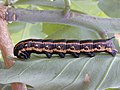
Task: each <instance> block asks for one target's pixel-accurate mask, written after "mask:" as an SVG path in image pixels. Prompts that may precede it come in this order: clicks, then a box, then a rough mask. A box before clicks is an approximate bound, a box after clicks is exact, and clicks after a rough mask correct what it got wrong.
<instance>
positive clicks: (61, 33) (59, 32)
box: [43, 23, 100, 40]
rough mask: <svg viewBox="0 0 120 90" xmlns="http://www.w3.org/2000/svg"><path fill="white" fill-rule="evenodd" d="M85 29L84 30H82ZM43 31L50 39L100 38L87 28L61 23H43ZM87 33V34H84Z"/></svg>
mask: <svg viewBox="0 0 120 90" xmlns="http://www.w3.org/2000/svg"><path fill="white" fill-rule="evenodd" d="M82 29H85V30H82ZM43 32H44V33H46V34H47V35H48V37H47V38H51V39H79V40H81V39H85V38H86V39H93V38H94V39H95V38H100V36H99V35H98V34H96V33H97V32H92V30H91V29H89V28H82V27H81V28H77V27H73V26H69V25H62V24H50V23H44V24H43ZM86 33H89V34H86Z"/></svg>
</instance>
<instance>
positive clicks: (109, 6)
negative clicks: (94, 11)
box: [98, 0, 120, 18]
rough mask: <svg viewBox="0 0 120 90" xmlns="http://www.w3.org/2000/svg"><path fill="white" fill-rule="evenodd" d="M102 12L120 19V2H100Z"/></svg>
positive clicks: (116, 0)
mask: <svg viewBox="0 0 120 90" xmlns="http://www.w3.org/2000/svg"><path fill="white" fill-rule="evenodd" d="M98 1H99V4H98V6H99V7H100V9H101V10H103V12H104V13H105V14H107V15H108V16H110V17H116V18H120V0H98Z"/></svg>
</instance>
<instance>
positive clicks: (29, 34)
mask: <svg viewBox="0 0 120 90" xmlns="http://www.w3.org/2000/svg"><path fill="white" fill-rule="evenodd" d="M9 31H10V34H11V38H12V40H13V43H17V42H19V41H21V40H24V39H28V38H45V37H46V34H45V33H43V32H42V24H41V23H38V24H37V23H36V24H30V23H11V24H9Z"/></svg>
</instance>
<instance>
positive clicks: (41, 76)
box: [0, 53, 120, 90]
mask: <svg viewBox="0 0 120 90" xmlns="http://www.w3.org/2000/svg"><path fill="white" fill-rule="evenodd" d="M37 57H38V58H34V57H31V58H33V60H32V59H31V60H27V61H16V62H15V65H14V66H13V67H12V68H10V69H1V70H0V72H1V73H0V76H1V80H0V83H2V84H6V83H12V82H22V83H25V84H28V85H30V86H32V87H34V88H36V90H39V89H40V90H79V89H81V90H101V89H105V88H108V87H119V86H120V85H119V83H120V77H119V75H120V72H119V71H120V60H119V58H120V55H117V56H116V57H112V56H111V55H107V54H105V53H101V54H98V55H96V56H95V57H92V58H89V57H87V56H85V55H81V57H80V58H72V57H71V56H69V55H68V56H66V57H65V58H63V59H61V58H58V57H56V56H53V57H52V58H51V59H47V58H45V57H44V56H43V57H42V56H37ZM110 81H111V82H110ZM112 81H113V82H112Z"/></svg>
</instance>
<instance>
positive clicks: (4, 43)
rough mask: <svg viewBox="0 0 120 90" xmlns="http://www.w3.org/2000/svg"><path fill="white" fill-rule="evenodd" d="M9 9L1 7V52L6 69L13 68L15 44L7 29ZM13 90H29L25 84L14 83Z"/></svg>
mask: <svg viewBox="0 0 120 90" xmlns="http://www.w3.org/2000/svg"><path fill="white" fill-rule="evenodd" d="M6 11H7V7H6V6H3V5H0V50H1V52H2V56H3V59H4V65H5V68H7V69H8V68H10V67H12V66H13V64H14V61H13V59H12V58H9V57H13V44H12V41H11V39H10V35H9V32H8V28H7V22H6V20H5V13H6ZM11 87H12V90H27V89H26V85H25V84H20V83H14V84H11Z"/></svg>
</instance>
